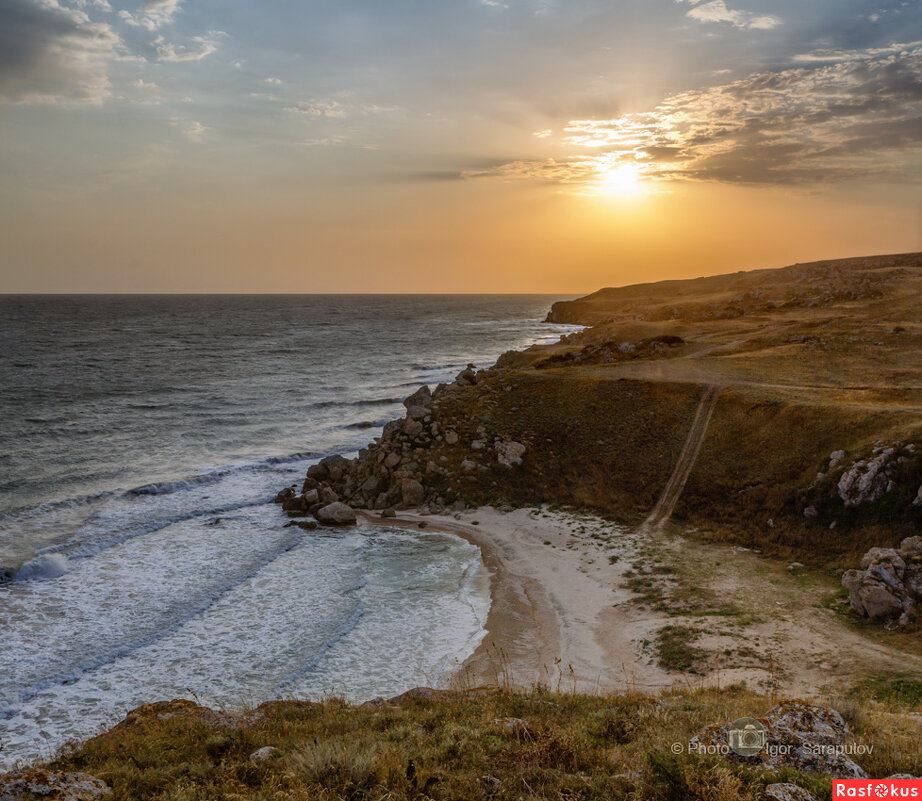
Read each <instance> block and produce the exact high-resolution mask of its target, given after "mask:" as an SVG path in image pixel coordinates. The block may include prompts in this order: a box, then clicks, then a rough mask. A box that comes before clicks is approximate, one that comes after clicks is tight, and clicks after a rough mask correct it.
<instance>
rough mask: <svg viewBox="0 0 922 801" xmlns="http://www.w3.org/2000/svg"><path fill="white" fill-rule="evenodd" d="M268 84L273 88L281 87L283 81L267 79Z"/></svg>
mask: <svg viewBox="0 0 922 801" xmlns="http://www.w3.org/2000/svg"><path fill="white" fill-rule="evenodd" d="M266 83H271V84H272V85H273V86H281V85H282V79H281V78H266Z"/></svg>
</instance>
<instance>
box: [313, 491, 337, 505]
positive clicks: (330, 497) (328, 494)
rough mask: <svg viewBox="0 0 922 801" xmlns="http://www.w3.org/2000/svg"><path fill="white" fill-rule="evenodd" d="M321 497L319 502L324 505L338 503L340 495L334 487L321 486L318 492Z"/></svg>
mask: <svg viewBox="0 0 922 801" xmlns="http://www.w3.org/2000/svg"><path fill="white" fill-rule="evenodd" d="M317 496H318V497H319V499H320V500H319V501H318V503H322V504H323V505H324V506H326V505H328V504H331V503H336V501H338V500H339V495H337V494H336V491H335V490H334V489H333V488H332V487H321V488H320V490H319V491H318V493H317Z"/></svg>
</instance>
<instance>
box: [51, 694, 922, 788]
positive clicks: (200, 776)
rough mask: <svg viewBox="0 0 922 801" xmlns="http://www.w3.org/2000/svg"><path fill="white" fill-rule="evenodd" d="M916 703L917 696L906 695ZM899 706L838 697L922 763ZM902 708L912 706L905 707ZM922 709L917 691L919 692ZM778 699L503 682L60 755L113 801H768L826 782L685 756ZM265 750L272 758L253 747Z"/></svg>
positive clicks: (141, 717)
mask: <svg viewBox="0 0 922 801" xmlns="http://www.w3.org/2000/svg"><path fill="white" fill-rule="evenodd" d="M910 700H911V699H910ZM906 703H907V699H906V698H905V697H902V696H901V697H900V699H899V703H896V702H894V701H893V699H890V701H889V702H875V701H873V700H872V699H871V697H870V696H863V697H861V698H857V699H851V700H845V701H843V702H842V704H844V706H843V707H842V711H843V714H845V715H846V717H847V718H848V719H849V723H850V725H851V727H852V729H853V731H854V732H855V734H856V736H857V738H858V740H859V741H860V742H866V743H872V744H873V745H874V753H873V754H872V755H870V756H864V757H860V758H859V760H860V762H861V764H862V766H863V767H864V768H865V769H866V770H867V771H868V773H869V774H870V775H871V776H886V775H889V774H891V773H895V772H913V771H916V772H918V771H919V768H920V766H922V738H920V731H919V729H918V726H916V727H915V728H913V723H912V720H913V719H912V717H911V716H904V715H900V714H895V713H898V712H900V711H901V710H905V709H906ZM900 704H902V706H901V705H900ZM913 704H914V707H913V708H915V709H918V708H919V701H918V699H915V700H914V701H913ZM773 705H774V700H773V699H770V698H768V697H766V696H764V695H760V694H757V693H753V692H751V691H749V690H747V689H745V688H742V687H733V688H729V689H724V690H723V691H718V690H713V689H710V690H697V691H690V690H682V691H674V692H668V693H665V694H663V695H660V696H646V695H642V694H632V695H624V696H609V697H604V696H585V695H561V694H549V693H542V692H533V693H529V694H516V693H509V692H496V693H489V694H484V695H479V696H477V695H475V696H461V697H458V696H451V697H443V698H438V699H434V700H431V699H429V700H427V699H412V698H411V699H408V700H405V701H403V702H402V703H401V704H399V705H383V706H380V707H367V706H366V707H355V706H350V705H348V704H345V703H343V702H341V701H338V700H329V701H326V702H324V703H318V704H312V703H305V702H275V703H272V704H267V705H263V706H262V707H260V708H258V709H257V710H255V711H253V712H250V713H247V714H245V715H241V716H239V717H230V716H221V715H216V714H214V713H210V712H208V711H206V710H202V709H201V708H198V707H195V706H194V705H190V706H189V708H188V709H186V710H180V713H179V714H164V711H165V707H163V706H161V707H153V708H150V709H148V710H146V711H144V712H141V713H140V714H134V715H132V716H129V718H128V719H126V722H124V723H123V724H120V725H119V726H118V727H116V728H115V729H114V730H112V731H111V732H109V733H107V734H104V735H102V736H100V737H98V738H96V739H94V740H91V741H90V742H88V743H86V744H84V745H83V746H80V747H78V748H76V749H75V750H73V751H71V752H69V753H66V754H64V755H62V756H61V757H59V758H58V759H57V760H56V762H55V763H54V765H53V766H52V767H54V768H55V769H59V770H78V771H85V772H88V773H91V774H93V775H95V776H98V777H99V778H101V779H103V780H104V781H106V782H107V783H108V784H109V785H110V786H111V787H112V788H113V790H114V795H113V797H114V799H164V800H165V801H166V800H169V801H193V800H196V801H197V800H198V799H216V798H221V799H376V800H378V799H380V800H381V801H383V799H394V801H399V800H401V799H423V798H433V799H458V800H463V799H496V801H503V800H504V799H539V798H548V799H587V800H588V799H603V798H604V799H619V798H624V799H627V798H631V799H663V800H664V801H665V800H668V799H676V801H678V799H702V801H703V800H704V799H708V801H723V799H727V801H730V800H731V799H759V798H761V797H762V795H763V792H764V787H765V785H766V784H769V783H772V782H778V781H789V782H793V783H796V784H799V785H801V786H803V787H805V788H807V789H809V790H810V791H811V792H814V793H815V794H817V795H818V796H819V797H820V798H829V797H830V781H829V779H828V778H824V777H817V776H811V775H808V774H801V773H798V772H795V771H790V770H787V771H781V772H757V771H755V770H753V769H750V768H748V767H743V766H738V765H732V764H730V763H728V762H725V761H722V760H721V759H720V758H719V757H697V756H692V755H688V754H686V753H680V754H674V753H673V744H674V743H682V744H685V743H687V742H688V740H689V738H690V737H692V736H693V735H694V734H695V733H696V732H698V731H699V730H700V729H701V728H702V727H704V726H705V725H707V724H710V723H714V722H725V721H729V720H733V719H735V718H738V717H741V716H743V715H752V714H755V715H761V714H764V713H765V712H767V711H768V709H769V708H771V707H772V706H773ZM264 746H273V747H275V748H277V749H279V752H278V754H277V755H276V756H274V757H273V758H270V759H268V760H266V761H261V762H257V761H253V760H251V759H250V755H251V754H252V753H253V752H254V751H256V750H257V749H259V748H262V747H264Z"/></svg>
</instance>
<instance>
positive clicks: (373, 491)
mask: <svg viewBox="0 0 922 801" xmlns="http://www.w3.org/2000/svg"><path fill="white" fill-rule="evenodd" d="M386 489H387V481H386V480H385V479H383V478H379V477H378V476H371V477H370V478H366V479H365V480H364V481H363V482H362V485H361V486H360V487H359V491H360V492H361V493H362V495H364V496H365V497H366V498H368V499H369V500H370V499H372V498H377V497H378V495H379V494H380V493H382V492H384V490H386Z"/></svg>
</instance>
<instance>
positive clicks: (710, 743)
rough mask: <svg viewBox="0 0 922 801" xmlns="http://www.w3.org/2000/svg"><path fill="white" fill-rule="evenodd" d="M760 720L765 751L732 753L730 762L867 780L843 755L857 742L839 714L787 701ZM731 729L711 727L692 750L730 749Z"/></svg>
mask: <svg viewBox="0 0 922 801" xmlns="http://www.w3.org/2000/svg"><path fill="white" fill-rule="evenodd" d="M757 720H758V721H759V723H761V724H762V725H763V726H764V727H765V746H764V747H763V748H762V750H761V751H760V752H759V753H757V754H755V755H754V756H740V755H739V754H736V753H734V752H733V751H731V752H730V753H729V754H727V755H726V757H727V759H729V760H730V761H732V762H740V763H744V764H749V765H753V766H755V767H759V768H770V769H777V768H795V769H796V770H802V771H805V772H807V773H818V774H823V775H826V776H833V777H835V778H839V779H865V778H867V774H866V773H865V772H864V770H863V769H862V768H861V767H860V766H859V765H857V764H856V763H855V762H853V761H852V760H851V759H850V758H849V757H848V756H847V755H846V754H845V753H843V751H844V750H845V749H844V748H843V747H842V746H846V745H848V744H850V743H854V741H855V738H854V736H853V735H852V733H851V731H850V730H849V728H848V726H846V725H845V721H844V720H842V716H841V715H840V714H839V713H838V712H836V710H834V709H828V708H826V707H822V706H811V705H810V704H805V703H803V702H802V701H785V702H783V703H781V704H779V705H778V706H776V707H775V708H774V709H772V710H771V711H770V712H769V713H768V715H766V716H765V717H764V718H757ZM728 728H729V726H728V725H727V724H725V725H719V724H715V725H712V726H708V727H707V728H706V729H705V730H704V731H702V732H701V733H700V734H698V735H697V736H696V737H694V738H692V740H691V743H690V750H693V748H694V746H695V745H700V746H707V747H717V748H720V749H726V748H727V747H728V746H729V739H728V737H729V735H728Z"/></svg>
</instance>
